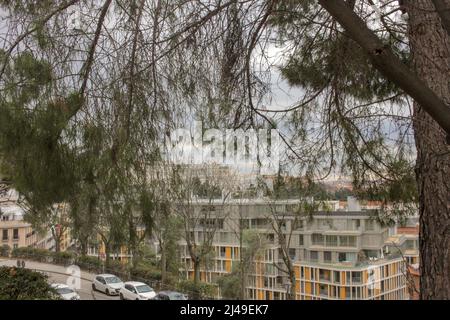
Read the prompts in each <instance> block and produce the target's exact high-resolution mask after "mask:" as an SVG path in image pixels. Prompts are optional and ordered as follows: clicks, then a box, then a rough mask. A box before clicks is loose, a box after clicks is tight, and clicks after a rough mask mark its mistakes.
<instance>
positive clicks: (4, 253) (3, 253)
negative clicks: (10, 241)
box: [0, 244, 11, 257]
mask: <svg viewBox="0 0 450 320" xmlns="http://www.w3.org/2000/svg"><path fill="white" fill-rule="evenodd" d="M10 251H11V248H10V247H9V246H8V245H7V244H4V245H2V246H1V247H0V257H9V253H10Z"/></svg>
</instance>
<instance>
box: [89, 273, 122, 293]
mask: <svg viewBox="0 0 450 320" xmlns="http://www.w3.org/2000/svg"><path fill="white" fill-rule="evenodd" d="M123 285H124V283H123V281H122V280H120V279H119V278H118V277H116V276H115V275H113V274H99V275H97V276H95V279H94V281H93V283H92V290H94V291H101V292H104V293H106V294H107V295H115V296H117V295H118V294H119V291H120V289H121V288H122V287H123Z"/></svg>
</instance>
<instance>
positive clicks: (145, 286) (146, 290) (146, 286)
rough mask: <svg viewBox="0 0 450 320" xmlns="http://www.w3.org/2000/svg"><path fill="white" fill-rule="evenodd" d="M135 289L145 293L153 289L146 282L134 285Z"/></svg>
mask: <svg viewBox="0 0 450 320" xmlns="http://www.w3.org/2000/svg"><path fill="white" fill-rule="evenodd" d="M136 290H137V292H139V293H147V292H153V291H154V290H153V289H152V288H150V287H149V286H148V285H146V284H143V285H140V286H136Z"/></svg>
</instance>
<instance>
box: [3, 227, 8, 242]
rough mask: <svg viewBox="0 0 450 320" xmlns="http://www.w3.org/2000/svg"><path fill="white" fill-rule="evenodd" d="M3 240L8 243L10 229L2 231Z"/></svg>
mask: <svg viewBox="0 0 450 320" xmlns="http://www.w3.org/2000/svg"><path fill="white" fill-rule="evenodd" d="M2 240H3V241H8V229H3V230H2Z"/></svg>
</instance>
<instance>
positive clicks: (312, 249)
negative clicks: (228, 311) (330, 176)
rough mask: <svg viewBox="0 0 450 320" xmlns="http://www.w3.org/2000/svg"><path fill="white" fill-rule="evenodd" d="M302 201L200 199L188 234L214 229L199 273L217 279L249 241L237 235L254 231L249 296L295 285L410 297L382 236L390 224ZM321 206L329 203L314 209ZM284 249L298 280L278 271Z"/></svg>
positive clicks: (335, 293)
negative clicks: (257, 244) (310, 207)
mask: <svg viewBox="0 0 450 320" xmlns="http://www.w3.org/2000/svg"><path fill="white" fill-rule="evenodd" d="M303 206H304V203H301V202H300V201H298V200H283V201H269V200H264V199H252V200H231V201H229V202H227V203H224V202H223V201H214V202H211V201H205V202H201V201H197V202H196V203H195V204H194V205H193V210H194V211H193V212H194V213H196V214H197V217H199V218H198V219H197V222H198V223H197V224H195V226H194V227H193V228H192V230H191V238H192V239H193V241H194V243H195V245H200V244H202V243H204V240H205V239H207V238H210V236H211V232H214V237H213V241H212V242H211V248H212V250H211V253H210V254H209V255H208V257H206V258H205V259H203V263H202V264H201V266H200V272H199V273H200V279H201V280H202V281H206V282H212V283H214V282H216V281H217V279H218V278H219V277H220V276H223V275H225V274H228V273H230V272H232V271H233V268H234V267H236V266H237V265H238V263H239V261H240V259H241V257H240V255H241V251H242V248H245V246H246V245H245V241H241V239H240V236H243V235H244V234H246V233H248V232H254V233H255V232H256V233H257V234H258V235H260V236H261V238H262V239H263V241H262V242H261V243H262V245H261V248H260V250H259V253H258V254H257V255H255V257H254V263H253V265H252V266H251V268H249V271H248V276H247V277H246V278H247V283H246V294H247V297H248V298H250V299H286V297H287V293H288V292H290V291H291V288H292V286H295V298H296V299H299V300H315V299H407V298H408V291H407V286H406V280H405V272H406V271H405V263H404V260H403V258H402V255H401V254H399V253H398V252H395V251H393V250H390V247H389V246H388V242H387V241H389V240H390V237H391V236H392V234H393V233H394V231H395V230H393V229H392V228H389V227H386V226H382V225H381V224H380V223H379V222H378V221H377V219H376V218H377V214H376V212H375V211H373V210H367V211H365V210H359V211H351V209H352V207H353V206H352V205H347V210H349V211H344V210H343V209H342V208H337V209H338V210H336V206H332V207H333V211H329V210H319V211H314V212H313V211H311V212H310V213H306V212H300V211H301V210H299V209H300V208H302V207H303ZM325 208H327V209H329V208H330V206H329V205H326V204H325V205H322V208H319V209H325ZM196 214H193V216H196ZM280 238H284V240H282V241H285V242H284V245H282V243H283V242H280ZM180 246H181V247H180V248H181V257H182V262H183V272H185V274H186V277H188V278H193V276H194V270H193V263H192V261H191V257H190V255H189V250H188V248H187V245H186V242H185V241H182V242H180ZM283 249H287V251H288V256H289V259H290V261H291V263H292V266H293V268H294V271H295V283H290V281H289V278H288V277H287V276H286V274H285V273H284V272H282V271H280V270H282V269H286V267H285V263H284V262H283Z"/></svg>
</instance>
